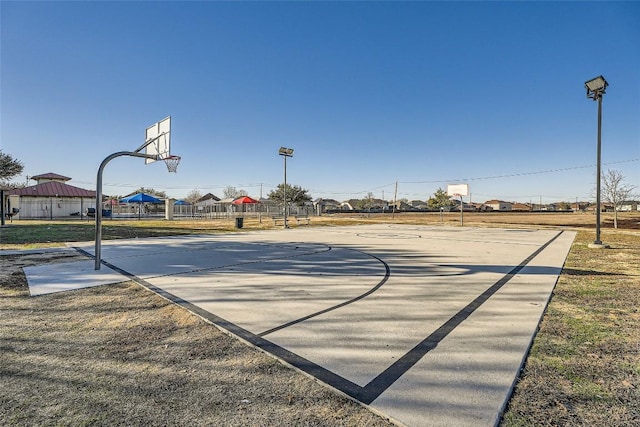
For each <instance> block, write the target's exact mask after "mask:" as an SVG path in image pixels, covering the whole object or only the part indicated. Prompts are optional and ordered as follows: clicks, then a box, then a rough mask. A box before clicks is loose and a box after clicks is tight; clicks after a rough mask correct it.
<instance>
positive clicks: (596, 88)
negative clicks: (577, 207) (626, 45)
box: [584, 76, 609, 248]
mask: <svg viewBox="0 0 640 427" xmlns="http://www.w3.org/2000/svg"><path fill="white" fill-rule="evenodd" d="M607 86H609V83H607V81H606V80H605V79H604V77H602V76H598V77H596V78H593V79H591V80H589V81H587V82H585V84H584V87H585V88H587V98H591V99H593V100H594V101H598V155H597V157H598V159H597V166H596V240H595V241H594V242H593V243H592V244H590V245H589V247H590V248H606V247H608V246H607V245H604V244H602V240H600V177H601V172H600V164H601V148H602V95H604V94H605V91H606V90H607Z"/></svg>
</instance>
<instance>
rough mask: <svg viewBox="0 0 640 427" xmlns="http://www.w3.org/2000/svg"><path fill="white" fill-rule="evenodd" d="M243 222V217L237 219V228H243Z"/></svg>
mask: <svg viewBox="0 0 640 427" xmlns="http://www.w3.org/2000/svg"><path fill="white" fill-rule="evenodd" d="M243 222H244V218H242V217H238V218H236V228H242V225H243Z"/></svg>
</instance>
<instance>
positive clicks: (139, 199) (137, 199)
mask: <svg viewBox="0 0 640 427" xmlns="http://www.w3.org/2000/svg"><path fill="white" fill-rule="evenodd" d="M120 203H163V202H162V200H160V199H156V198H155V197H153V196H151V195H149V194H146V193H138V194H134V195H133V196H129V197H125V198H124V199H120Z"/></svg>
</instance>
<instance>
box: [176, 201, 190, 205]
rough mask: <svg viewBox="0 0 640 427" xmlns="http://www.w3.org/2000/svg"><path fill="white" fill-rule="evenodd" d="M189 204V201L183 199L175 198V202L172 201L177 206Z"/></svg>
mask: <svg viewBox="0 0 640 427" xmlns="http://www.w3.org/2000/svg"><path fill="white" fill-rule="evenodd" d="M190 204H191V203H189V202H187V201H185V200H176V201H175V203H174V205H177V206H181V205H190Z"/></svg>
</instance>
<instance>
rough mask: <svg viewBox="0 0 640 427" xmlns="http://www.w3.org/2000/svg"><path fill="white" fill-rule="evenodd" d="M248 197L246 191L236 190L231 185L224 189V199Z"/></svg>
mask: <svg viewBox="0 0 640 427" xmlns="http://www.w3.org/2000/svg"><path fill="white" fill-rule="evenodd" d="M248 195H249V194H248V193H247V192H246V191H244V190H238V189H237V188H236V187H233V186H231V185H229V186H227V188H225V189H224V198H225V199H236V198H238V197H242V196H248Z"/></svg>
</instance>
